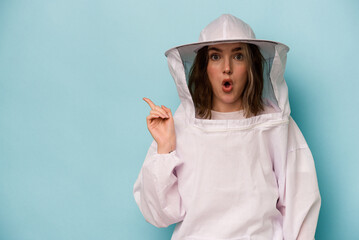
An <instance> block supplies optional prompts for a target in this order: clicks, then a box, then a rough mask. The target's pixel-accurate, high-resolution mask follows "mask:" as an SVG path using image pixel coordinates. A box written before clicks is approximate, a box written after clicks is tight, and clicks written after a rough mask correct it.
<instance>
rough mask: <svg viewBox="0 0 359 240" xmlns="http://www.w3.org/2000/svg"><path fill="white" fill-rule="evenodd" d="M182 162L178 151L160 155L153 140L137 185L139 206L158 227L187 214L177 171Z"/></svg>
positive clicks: (136, 197) (136, 193) (135, 187)
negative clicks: (180, 192)
mask: <svg viewBox="0 0 359 240" xmlns="http://www.w3.org/2000/svg"><path fill="white" fill-rule="evenodd" d="M180 164H181V161H180V160H179V159H178V157H177V155H176V151H173V152H171V153H168V154H158V153H157V144H156V142H155V141H154V142H153V143H152V145H151V147H150V149H149V150H148V153H147V156H146V159H145V162H144V164H143V166H142V169H141V171H140V174H139V176H138V178H137V181H136V183H135V185H134V188H133V194H134V197H135V201H136V203H137V205H138V206H139V208H140V210H141V212H142V214H143V216H144V217H145V219H146V221H148V222H149V223H151V224H152V225H154V226H156V227H167V226H169V225H171V224H173V223H177V222H180V221H182V220H183V217H184V215H185V210H184V209H183V206H182V201H181V196H180V194H179V192H178V182H177V176H176V172H175V168H176V167H177V166H179V165H180Z"/></svg>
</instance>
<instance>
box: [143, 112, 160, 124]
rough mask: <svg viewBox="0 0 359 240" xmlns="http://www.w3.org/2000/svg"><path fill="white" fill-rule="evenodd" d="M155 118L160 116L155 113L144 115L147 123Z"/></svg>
mask: <svg viewBox="0 0 359 240" xmlns="http://www.w3.org/2000/svg"><path fill="white" fill-rule="evenodd" d="M155 118H160V116H158V115H156V114H150V115H148V116H147V117H146V120H147V123H149V122H151V120H153V119H155Z"/></svg>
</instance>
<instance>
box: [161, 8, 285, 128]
mask: <svg viewBox="0 0 359 240" xmlns="http://www.w3.org/2000/svg"><path fill="white" fill-rule="evenodd" d="M233 42H241V43H249V44H255V45H257V46H258V47H259V49H260V51H261V54H262V55H263V57H264V59H265V64H264V74H263V93H262V99H263V102H264V104H266V105H269V106H271V107H272V108H274V109H275V110H276V112H277V115H276V117H277V118H278V117H279V118H283V117H288V116H289V114H290V107H289V102H288V90H287V85H286V83H285V81H284V78H283V75H284V70H285V64H286V54H287V52H288V51H289V48H288V47H287V46H286V45H284V44H282V43H279V42H274V41H268V40H259V39H256V37H255V34H254V32H253V30H252V29H251V27H250V26H249V25H248V24H247V23H245V22H243V21H242V20H240V19H238V18H236V17H234V16H232V15H229V14H224V15H222V16H220V17H219V18H217V19H216V20H214V21H213V22H211V23H210V24H209V25H207V26H206V27H205V28H204V29H203V30H202V32H201V33H200V37H199V40H198V42H196V43H191V44H186V45H181V46H177V47H174V48H171V49H169V50H168V51H166V53H165V55H166V56H167V59H168V64H169V68H170V72H171V74H172V76H173V78H174V80H175V83H176V86H177V91H178V94H179V97H180V99H181V103H182V105H183V107H184V110H185V112H186V116H187V117H188V119H189V120H190V122H192V123H194V124H195V125H198V124H199V125H203V124H205V122H206V121H201V120H199V119H195V108H194V103H193V100H192V97H191V94H190V91H189V88H188V79H189V72H190V69H191V66H192V64H193V62H194V59H195V57H196V53H197V51H198V50H199V49H200V48H202V47H204V46H209V45H213V44H220V43H233ZM260 118H261V117H260ZM262 120H264V119H262ZM252 121H253V120H252ZM244 122H246V121H244ZM247 122H248V120H247ZM248 123H249V122H248ZM244 124H245V123H244ZM240 125H242V124H240Z"/></svg>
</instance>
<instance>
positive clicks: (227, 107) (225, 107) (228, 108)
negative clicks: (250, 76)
mask: <svg viewBox="0 0 359 240" xmlns="http://www.w3.org/2000/svg"><path fill="white" fill-rule="evenodd" d="M242 109H243V107H242V104H238V103H237V102H236V103H233V104H227V103H226V104H221V103H217V104H213V108H212V110H213V111H216V112H236V111H240V110H242Z"/></svg>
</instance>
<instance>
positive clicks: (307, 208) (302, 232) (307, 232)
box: [277, 119, 321, 240]
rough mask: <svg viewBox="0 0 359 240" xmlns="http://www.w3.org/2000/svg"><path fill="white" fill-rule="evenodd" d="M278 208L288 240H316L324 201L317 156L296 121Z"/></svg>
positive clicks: (280, 180)
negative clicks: (318, 179) (317, 170)
mask: <svg viewBox="0 0 359 240" xmlns="http://www.w3.org/2000/svg"><path fill="white" fill-rule="evenodd" d="M278 185H279V195H280V197H279V200H278V203H277V208H278V209H279V210H280V212H281V213H282V215H283V234H284V239H285V240H294V239H299V240H301V239H302V240H313V239H314V236H315V230H316V226H317V221H318V216H319V210H320V205H321V197H320V193H319V188H318V181H317V175H316V171H315V165H314V160H313V156H312V154H311V151H310V149H309V148H308V146H307V143H306V141H305V139H304V137H303V135H302V133H301V132H300V130H299V128H298V126H297V125H296V124H295V122H294V120H293V119H290V122H289V130H288V152H287V158H286V161H285V162H284V164H283V165H282V167H281V171H280V172H279V173H278Z"/></svg>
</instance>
